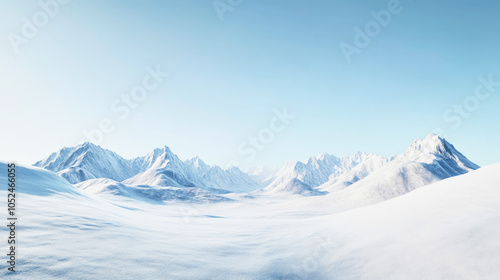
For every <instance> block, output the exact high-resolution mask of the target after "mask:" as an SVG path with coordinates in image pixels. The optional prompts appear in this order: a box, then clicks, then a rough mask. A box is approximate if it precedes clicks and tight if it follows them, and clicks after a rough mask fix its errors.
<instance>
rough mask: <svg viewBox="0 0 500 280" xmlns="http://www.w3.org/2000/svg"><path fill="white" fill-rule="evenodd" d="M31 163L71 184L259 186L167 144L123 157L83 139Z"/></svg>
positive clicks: (231, 189)
mask: <svg viewBox="0 0 500 280" xmlns="http://www.w3.org/2000/svg"><path fill="white" fill-rule="evenodd" d="M34 165H35V166H38V167H42V168H45V169H48V170H51V171H53V172H56V173H57V174H58V175H60V176H61V177H63V178H65V179H66V180H68V181H69V182H70V183H72V184H77V183H81V182H84V181H86V180H91V179H99V178H105V179H111V180H113V181H116V182H125V183H129V184H133V185H152V186H176V187H199V188H202V189H210V190H214V189H221V191H222V192H224V190H225V191H226V192H249V191H253V190H255V189H258V188H260V187H261V185H260V184H259V183H258V182H256V181H255V180H253V179H252V178H251V177H250V176H249V175H248V174H246V173H244V172H243V171H241V170H240V169H239V168H237V167H232V168H229V169H227V170H223V169H222V168H220V167H218V166H210V165H207V164H205V163H204V162H203V161H202V160H201V159H199V158H198V157H196V158H193V159H190V160H186V161H182V160H180V159H179V158H178V157H177V155H175V154H174V153H172V151H171V150H170V149H169V148H168V147H164V148H159V149H155V150H154V151H152V152H151V153H149V154H147V155H146V156H144V157H138V158H135V159H130V160H127V159H124V158H122V157H121V156H119V155H118V154H116V153H114V152H112V151H109V150H107V149H104V148H102V147H100V146H97V145H94V144H91V143H88V142H87V143H83V144H81V145H78V146H76V147H70V148H63V149H61V150H59V151H58V152H55V153H53V154H51V155H50V156H49V157H47V158H45V159H43V160H41V161H38V162H37V163H35V164H34Z"/></svg>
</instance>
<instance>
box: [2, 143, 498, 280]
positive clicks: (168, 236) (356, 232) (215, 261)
mask: <svg viewBox="0 0 500 280" xmlns="http://www.w3.org/2000/svg"><path fill="white" fill-rule="evenodd" d="M448 148H450V147H448ZM415 163H419V162H415ZM462 163H463V164H464V166H465V164H466V162H462ZM418 166H422V165H418ZM413 167H414V168H417V167H415V166H414V165H408V166H405V168H413ZM383 168H385V167H383ZM0 170H3V172H0V184H2V185H4V186H5V185H6V184H7V172H6V170H7V165H6V164H5V163H1V162H0ZM422 172H423V170H422ZM370 176H372V175H369V176H368V177H370ZM368 177H366V178H368ZM366 178H365V179H366ZM17 179H18V181H17V191H18V201H19V204H18V207H19V208H18V215H19V217H20V219H19V220H18V223H19V224H18V235H19V239H18V244H17V247H18V255H17V257H18V263H17V267H16V268H17V271H18V272H17V273H16V274H15V275H9V274H8V271H7V270H6V267H5V264H4V265H2V270H1V271H0V278H1V279H23V280H26V279H27V280H29V279H37V280H45V279H319V280H322V279H410V280H411V279H492V280H493V279H500V268H499V266H498V264H499V263H500V243H499V242H498V236H500V164H496V165H491V166H486V167H483V168H480V169H479V170H476V171H473V170H471V171H470V172H469V173H467V174H464V175H458V176H455V177H452V178H449V179H444V180H442V181H439V182H436V183H433V184H430V185H427V186H423V187H421V188H419V189H417V190H415V191H412V192H410V193H407V194H403V195H401V196H399V197H396V198H393V199H390V200H387V201H384V202H381V203H378V204H375V205H371V206H365V207H360V208H356V209H352V210H348V211H342V212H338V211H336V210H335V209H334V208H329V207H318V204H317V203H305V201H308V200H311V201H312V202H314V201H319V200H323V201H328V200H329V199H331V197H328V195H327V196H310V197H303V196H290V197H287V198H283V197H279V196H261V197H258V198H251V197H248V198H247V197H244V196H241V197H240V198H239V200H237V201H235V200H232V201H223V202H220V203H192V202H189V203H186V202H179V201H169V202H164V203H151V202H146V201H143V200H136V199H131V198H128V197H124V196H114V195H103V196H98V195H94V194H89V193H86V192H84V190H85V189H86V188H87V187H91V186H92V184H90V185H88V186H87V185H85V186H83V185H82V186H80V187H81V189H78V188H76V187H74V186H73V185H71V184H69V183H68V182H66V181H65V180H63V179H62V178H60V177H59V176H57V175H56V174H55V173H52V172H51V171H47V170H43V169H40V168H36V167H23V166H18V167H17ZM98 180H99V179H98ZM363 180H364V179H363ZM87 183H88V182H84V183H82V184H87ZM103 183H105V184H107V185H109V186H114V187H112V188H109V189H108V190H104V191H110V192H113V191H115V190H117V191H123V189H127V185H124V184H121V185H120V183H118V182H114V181H111V180H109V179H108V180H106V181H105V182H103ZM353 185H354V184H353ZM115 187H116V188H115ZM349 188H350V187H349ZM0 195H1V196H3V197H6V196H7V192H6V190H5V188H3V189H1V190H0ZM331 196H332V197H333V194H332V195H331ZM2 205H3V206H2V207H5V208H6V205H5V201H4V202H2ZM319 206H321V205H319ZM319 208H321V211H319V210H318V209H319ZM2 233H3V234H4V235H5V236H6V234H7V232H6V229H5V227H2Z"/></svg>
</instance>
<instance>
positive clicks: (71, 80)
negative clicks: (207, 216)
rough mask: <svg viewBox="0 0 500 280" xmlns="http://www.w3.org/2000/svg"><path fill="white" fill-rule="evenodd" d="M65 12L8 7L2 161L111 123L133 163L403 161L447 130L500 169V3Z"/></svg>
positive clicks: (9, 3)
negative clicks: (161, 150) (136, 96)
mask: <svg viewBox="0 0 500 280" xmlns="http://www.w3.org/2000/svg"><path fill="white" fill-rule="evenodd" d="M54 1H55V0H41V1H38V0H37V1H31V0H30V1H14V0H6V1H2V2H0V98H1V99H0V112H1V113H2V118H1V120H0V132H1V133H2V134H1V136H2V140H1V141H0V160H2V161H11V160H15V161H17V162H20V163H25V164H31V163H34V162H36V161H37V160H39V159H41V158H44V157H46V156H48V155H49V154H50V153H52V152H54V151H57V150H58V149H60V148H62V147H64V146H75V145H77V144H79V143H81V142H83V141H87V140H89V139H87V138H86V136H85V135H84V133H83V131H84V130H87V131H90V130H93V129H96V128H98V127H99V124H100V123H101V122H103V120H104V122H108V123H106V124H105V125H104V126H105V127H108V126H112V127H113V129H112V131H111V132H109V133H103V138H102V141H100V144H101V146H103V147H104V148H107V149H110V150H112V151H115V152H117V153H118V154H120V155H122V156H124V157H126V158H133V157H136V156H142V155H145V154H147V153H148V152H150V151H152V150H153V149H154V148H156V147H163V146H165V145H166V146H169V147H170V148H171V150H172V151H173V152H174V153H176V154H177V155H178V156H179V157H180V158H181V159H187V158H191V157H194V156H199V157H200V158H202V159H203V160H204V161H205V162H207V163H210V164H218V165H221V166H222V167H225V166H227V164H228V163H235V162H237V163H238V164H239V165H240V166H241V167H242V168H243V169H247V168H248V167H251V166H261V165H269V166H281V165H282V164H284V163H285V162H286V161H288V160H306V159H307V158H308V157H310V156H314V155H318V154H320V153H323V152H327V153H330V154H334V155H337V156H344V155H351V154H354V153H355V152H357V151H363V152H373V153H376V154H380V155H383V156H390V155H392V154H399V153H401V152H403V151H404V150H405V149H406V148H407V147H408V146H409V145H410V144H411V143H412V141H413V140H414V139H415V138H424V137H425V136H426V135H427V134H429V133H430V132H433V131H435V129H436V128H440V129H441V130H440V131H441V132H444V133H443V134H444V136H445V138H446V139H447V140H448V141H449V142H451V143H452V144H454V145H455V147H456V148H457V149H458V150H459V151H461V152H462V153H463V154H464V155H465V156H467V157H468V158H469V159H470V160H472V161H474V162H476V163H478V164H479V165H487V164H492V163H497V162H500V149H499V148H498V145H499V144H500V130H499V129H498V124H499V123H500V114H499V113H498V112H499V111H498V108H499V107H500V56H499V55H498V50H499V47H500V32H498V28H499V26H500V17H498V15H499V14H500V2H498V1H493V0H488V1H481V2H480V3H478V2H472V1H450V0H444V1H439V2H436V1H430V0H419V1H409V0H401V1H399V4H398V3H397V2H398V1H396V0H389V1H387V0H384V1H380V0H376V1H368V0H357V1H327V0H321V1H319V0H318V1H313V2H311V1H305V0H277V1H249V0H245V1H242V2H241V4H239V5H237V6H235V7H231V9H230V10H228V11H226V12H224V13H223V14H222V16H223V18H221V17H220V16H219V14H218V12H217V10H216V7H214V4H213V3H214V1H212V0H206V1H205V0H204V1H195V0H183V1H181V0H175V1H174V0H170V1H147V2H145V1H97V0H89V1H82V0H72V1H69V2H68V3H67V4H64V5H63V4H56V5H54V3H58V2H54ZM221 1H222V2H218V3H228V2H227V1H226V0H221ZM392 1H396V2H392ZM229 2H231V1H229ZM234 2H235V1H232V2H231V3H234ZM40 3H48V4H47V5H45V7H44V5H43V4H42V6H41V5H40ZM226 5H228V4H226ZM391 5H392V6H391ZM388 6H390V7H392V8H391V9H392V12H395V11H397V12H395V13H392V12H389V14H390V15H391V17H390V19H388V18H383V16H382V17H381V18H379V20H381V19H382V20H385V21H383V22H382V23H383V24H382V25H385V26H382V25H381V24H380V23H375V25H374V21H376V19H375V18H374V14H375V15H386V14H387V13H386V11H388V10H389V8H388ZM218 7H219V8H221V7H224V6H218ZM382 10H383V12H380V11H382ZM372 11H373V12H374V13H372ZM219 13H221V11H219ZM44 20H45V21H46V22H44ZM32 24H33V26H31V25H32ZM377 24H378V25H377ZM367 26H368V31H366V29H365V28H366V27H367ZM374 26H375V27H374ZM377 26H378V28H379V30H375V31H373V29H370V28H377ZM33 27H34V28H35V29H33ZM356 27H357V28H360V29H361V30H362V32H363V34H365V33H367V32H368V33H369V32H372V33H373V32H375V33H373V34H372V35H373V36H371V37H368V38H369V43H367V44H365V45H360V42H361V41H362V40H361V39H360V38H362V36H364V35H359V34H358V35H356V34H357V31H355V28H356ZM356 36H357V37H356ZM360 36H361V37H360ZM366 36H368V35H366ZM355 39H359V40H358V41H359V42H358V44H356V42H355ZM342 43H345V44H343V45H344V46H345V45H347V44H348V45H349V46H352V47H353V48H356V52H355V53H353V54H352V55H350V56H349V58H350V60H351V61H350V63H348V61H347V60H346V57H345V56H344V54H343V52H342V50H341V47H340V46H341V44H342ZM365 43H366V42H365ZM16 50H17V51H18V52H16ZM351 50H353V49H351ZM157 67H158V69H159V70H156V68H157ZM148 69H149V70H148ZM151 69H153V70H151ZM155 71H156V72H158V71H159V72H168V73H169V74H168V76H165V77H163V74H161V73H160V76H158V74H156V79H155V77H154V76H155V74H153V75H152V77H151V78H149V76H151V72H155ZM488 80H492V81H489V82H488ZM497 81H498V82H497ZM143 84H144V85H146V87H148V88H149V89H147V90H146V92H147V95H146V96H145V97H144V99H140V100H135V101H134V100H131V99H130V96H131V93H132V91H133V90H136V91H135V92H137V93H138V92H139V87H141V86H142V87H143V88H144V86H143ZM123 96H125V97H123ZM127 96H128V97H127ZM284 108H286V111H287V113H283V112H281V113H278V115H286V114H290V115H293V116H294V117H293V118H289V119H287V118H286V117H285V118H284V117H283V116H277V113H276V111H283V109H284ZM282 118H284V119H285V120H284V121H281V119H282ZM106 120H109V121H106ZM109 122H111V124H110V123H109ZM254 137H255V138H256V139H257V140H255V138H254ZM259 137H260V138H259ZM252 138H253V140H252ZM255 141H257V143H255ZM252 143H253V144H252ZM254 152H255V153H254ZM250 158H251V159H250ZM249 159H250V160H249Z"/></svg>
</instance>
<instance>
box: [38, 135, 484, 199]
mask: <svg viewBox="0 0 500 280" xmlns="http://www.w3.org/2000/svg"><path fill="white" fill-rule="evenodd" d="M35 166H38V167H42V168H45V169H48V170H51V171H54V172H56V173H57V174H58V175H60V176H61V177H63V178H65V179H66V180H68V181H69V182H70V183H72V184H76V186H78V187H80V188H82V189H85V190H87V191H88V192H92V193H95V194H115V195H122V196H130V197H138V196H139V197H146V198H149V199H156V200H168V199H181V200H187V199H189V198H190V197H191V196H193V197H198V198H200V199H202V200H204V199H210V198H213V199H215V200H224V197H223V196H224V195H225V194H227V193H249V194H250V195H259V196H262V195H278V194H279V195H299V196H327V197H332V199H333V200H335V201H338V200H343V201H350V202H352V203H355V204H356V203H358V204H359V203H360V204H370V203H375V202H379V201H383V200H387V199H390V198H393V197H396V196H399V195H402V194H405V193H407V192H409V191H412V190H414V189H416V188H418V187H422V186H424V185H428V184H430V183H433V182H436V181H439V180H442V179H445V178H449V177H452V176H456V175H460V174H464V173H467V172H469V171H472V170H475V169H478V168H479V166H478V165H476V164H474V163H473V162H471V161H469V160H468V159H467V158H466V157H465V156H464V155H462V154H461V153H460V152H459V151H458V150H457V149H455V147H454V146H453V145H452V144H450V143H448V142H447V141H446V140H444V139H442V138H440V137H438V136H436V135H434V134H430V135H429V136H427V137H426V138H425V139H424V140H420V139H417V140H415V141H414V143H413V144H411V145H410V147H409V148H408V149H407V150H406V151H405V152H404V153H402V154H401V155H400V156H392V157H389V158H384V157H382V156H379V155H375V154H371V153H361V152H358V153H356V154H354V155H353V156H346V157H336V156H334V155H329V154H326V153H324V154H321V155H319V156H316V157H311V158H310V159H309V160H308V161H307V162H305V163H304V162H300V161H297V162H288V163H286V164H285V166H283V167H282V168H281V169H279V170H277V169H275V168H274V169H271V168H258V169H257V168H256V169H252V170H250V171H249V172H248V173H245V172H243V171H241V170H240V169H239V168H237V167H231V168H229V169H226V170H224V169H222V168H220V167H219V166H216V165H208V164H206V163H205V162H203V161H202V160H201V159H200V158H198V157H195V158H192V159H189V160H185V161H182V160H181V159H179V157H178V156H177V155H175V154H174V153H173V152H172V151H171V150H170V149H169V148H168V147H163V148H159V149H155V150H154V151H152V152H151V153H149V154H147V155H145V156H143V157H138V158H135V159H124V158H122V157H121V156H119V155H118V154H116V153H114V152H112V151H109V150H106V149H103V148H101V147H99V146H96V145H93V144H91V143H84V144H82V145H79V146H76V147H72V148H64V149H61V150H60V151H58V152H56V153H53V154H51V155H50V156H49V157H47V158H46V159H43V160H41V161H39V162H37V163H36V164H35Z"/></svg>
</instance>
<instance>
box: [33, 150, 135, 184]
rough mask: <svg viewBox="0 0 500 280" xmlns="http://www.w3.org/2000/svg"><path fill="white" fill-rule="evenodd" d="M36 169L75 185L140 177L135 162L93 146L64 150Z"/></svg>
mask: <svg viewBox="0 0 500 280" xmlns="http://www.w3.org/2000/svg"><path fill="white" fill-rule="evenodd" d="M34 165H35V166H38V167H42V168H45V169H48V170H51V171H54V172H56V173H57V174H58V175H60V176H61V177H63V178H65V179H66V180H68V181H69V182H70V183H72V184H76V183H79V182H82V181H85V180H89V179H95V178H109V179H113V180H115V181H122V180H125V179H127V178H130V177H131V176H134V175H135V174H137V169H136V168H135V166H134V164H133V162H132V161H130V160H126V159H124V158H122V157H120V156H119V155H117V154H116V153H114V152H111V151H109V150H105V149H103V148H101V147H99V146H96V145H94V144H91V143H84V144H82V145H78V146H76V147H70V148H64V149H61V150H60V151H58V152H55V153H53V154H51V155H50V156H49V157H47V158H45V159H43V160H41V161H39V162H37V163H35V164H34Z"/></svg>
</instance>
